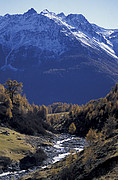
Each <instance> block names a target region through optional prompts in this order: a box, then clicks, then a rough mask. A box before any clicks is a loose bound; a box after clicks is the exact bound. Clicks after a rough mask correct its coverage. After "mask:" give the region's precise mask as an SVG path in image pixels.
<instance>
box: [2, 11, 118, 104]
mask: <svg viewBox="0 0 118 180" xmlns="http://www.w3.org/2000/svg"><path fill="white" fill-rule="evenodd" d="M0 39H1V41H0V77H1V83H4V82H5V81H6V80H7V79H8V78H11V79H16V80H18V81H22V82H23V84H24V93H26V94H27V95H28V98H29V101H30V102H33V101H34V102H35V103H36V104H39V103H40V104H46V105H47V104H51V103H53V102H72V103H79V104H82V103H85V102H87V101H89V100H90V99H93V98H100V97H101V96H105V95H106V93H107V92H108V91H109V90H110V88H111V86H113V85H114V84H115V83H114V82H117V80H118V63H117V62H118V48H117V47H118V30H117V29H116V30H112V29H104V28H101V27H99V26H97V25H95V24H91V23H90V22H89V21H88V20H87V19H86V18H85V17H84V16H83V15H82V14H69V15H67V16H66V15H64V13H60V14H55V13H53V12H49V11H48V10H43V11H42V12H40V13H37V12H36V11H35V10H34V9H33V8H32V9H30V10H28V11H27V12H26V13H24V14H16V15H9V14H6V15H5V16H0ZM29 89H30V91H29ZM93 89H94V90H93ZM84 91H86V92H85V93H84ZM34 92H35V93H34ZM83 93H84V95H83ZM73 94H75V95H74V96H73ZM83 96H84V97H83ZM37 97H39V98H37Z"/></svg>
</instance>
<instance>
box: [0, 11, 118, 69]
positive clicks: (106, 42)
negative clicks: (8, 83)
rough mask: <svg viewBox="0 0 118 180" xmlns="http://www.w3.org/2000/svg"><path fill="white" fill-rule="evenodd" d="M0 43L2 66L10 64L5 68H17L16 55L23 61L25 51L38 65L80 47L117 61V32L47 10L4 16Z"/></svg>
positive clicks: (0, 25)
mask: <svg viewBox="0 0 118 180" xmlns="http://www.w3.org/2000/svg"><path fill="white" fill-rule="evenodd" d="M0 39H1V44H0V47H1V48H2V49H1V52H3V56H4V60H2V65H4V64H5V65H8V64H10V65H11V66H9V67H12V66H13V67H14V65H15V66H16V64H18V63H16V61H19V58H17V55H16V54H20V56H21V57H20V59H22V60H23V59H25V58H26V56H27V53H28V50H29V49H32V50H31V51H33V52H32V54H33V56H34V57H32V59H33V58H35V57H36V59H37V62H38V63H40V62H41V61H43V60H44V59H45V60H47V59H58V58H59V57H60V56H61V55H62V54H63V53H66V52H67V51H71V49H73V48H77V47H80V45H81V46H82V47H86V48H91V49H93V50H96V49H97V50H99V51H103V52H105V53H107V54H108V55H109V56H111V57H113V58H118V50H117V49H118V48H117V45H118V35H117V30H107V29H104V28H100V27H98V26H97V25H93V24H91V23H90V22H89V21H88V20H87V19H86V18H85V17H84V16H83V15H82V14H69V15H68V16H65V14H64V13H60V14H57V15H56V14H55V13H53V12H49V11H48V10H47V9H45V10H43V11H42V12H41V13H39V14H38V13H37V12H36V11H35V10H34V9H33V8H31V9H29V10H28V11H27V12H26V13H24V14H23V15H22V14H20V15H17V14H16V15H9V14H7V15H5V16H1V17H0ZM21 52H22V53H21ZM14 54H15V55H14Z"/></svg>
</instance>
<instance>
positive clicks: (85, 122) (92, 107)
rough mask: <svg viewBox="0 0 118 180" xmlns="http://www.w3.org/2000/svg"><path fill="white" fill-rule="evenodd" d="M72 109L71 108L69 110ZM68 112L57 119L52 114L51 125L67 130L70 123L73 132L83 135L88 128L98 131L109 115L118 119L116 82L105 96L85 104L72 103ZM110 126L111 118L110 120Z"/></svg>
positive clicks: (62, 130) (117, 85) (59, 129)
mask: <svg viewBox="0 0 118 180" xmlns="http://www.w3.org/2000/svg"><path fill="white" fill-rule="evenodd" d="M71 109H72V110H71ZM71 109H70V112H69V114H66V113H65V116H62V117H60V118H59V120H58V121H57V118H55V117H54V116H53V117H51V118H49V121H50V122H51V124H52V125H53V127H54V128H55V129H56V130H58V131H60V132H69V127H70V125H71V124H73V125H74V126H73V127H74V132H73V133H74V134H77V135H79V136H85V135H86V134H87V132H88V131H89V129H90V128H93V129H97V130H98V131H100V130H101V129H102V128H103V126H104V125H105V123H106V121H107V119H108V118H109V117H114V118H115V119H118V84H116V85H115V87H113V88H112V89H111V91H110V93H109V94H107V96H106V97H104V98H101V99H98V100H91V101H90V102H88V103H87V104H86V105H82V106H79V105H72V106H71ZM110 124H111V126H112V120H111V122H110Z"/></svg>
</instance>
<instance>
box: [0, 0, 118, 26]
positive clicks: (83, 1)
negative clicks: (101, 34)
mask: <svg viewBox="0 0 118 180" xmlns="http://www.w3.org/2000/svg"><path fill="white" fill-rule="evenodd" d="M32 7H33V8H34V9H35V10H36V11H37V12H38V13H39V12H40V11H42V10H43V9H48V10H49V11H52V12H55V13H60V12H64V13H65V14H66V15H67V14H70V13H78V14H83V15H84V16H85V17H86V18H87V19H88V21H89V22H91V23H95V24H97V25H99V26H101V27H105V28H116V29H118V0H0V15H5V14H7V13H9V14H22V13H24V12H26V11H27V10H28V9H30V8H32Z"/></svg>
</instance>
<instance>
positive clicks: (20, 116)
mask: <svg viewBox="0 0 118 180" xmlns="http://www.w3.org/2000/svg"><path fill="white" fill-rule="evenodd" d="M22 87H23V84H22V83H21V82H20V83H18V82H17V81H16V80H13V81H12V80H10V79H8V80H7V81H6V83H5V84H4V85H2V84H0V125H2V126H7V127H11V128H14V129H15V130H17V131H19V132H21V133H25V134H30V135H37V134H45V133H46V131H45V130H46V129H49V125H47V124H46V123H45V122H44V120H45V119H46V113H47V110H46V107H45V106H44V105H42V106H37V105H35V104H32V105H31V104H29V102H28V100H27V98H26V96H25V95H23V96H22Z"/></svg>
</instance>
